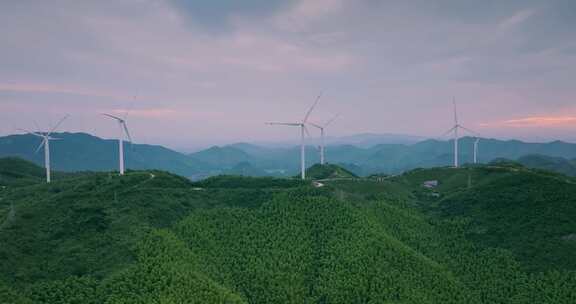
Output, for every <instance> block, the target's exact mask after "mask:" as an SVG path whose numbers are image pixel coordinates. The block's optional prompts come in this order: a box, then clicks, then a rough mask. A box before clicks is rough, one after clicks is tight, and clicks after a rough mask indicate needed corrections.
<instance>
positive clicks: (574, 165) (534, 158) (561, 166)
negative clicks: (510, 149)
mask: <svg viewBox="0 0 576 304" xmlns="http://www.w3.org/2000/svg"><path fill="white" fill-rule="evenodd" d="M517 161H518V162H519V163H521V164H522V165H524V166H526V167H529V168H535V169H542V170H549V171H554V172H559V173H562V174H566V175H570V176H576V159H573V160H568V159H566V158H562V157H552V156H546V155H539V154H532V155H526V156H523V157H520V158H519V159H518V160H517Z"/></svg>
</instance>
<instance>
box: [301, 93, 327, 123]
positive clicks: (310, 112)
mask: <svg viewBox="0 0 576 304" xmlns="http://www.w3.org/2000/svg"><path fill="white" fill-rule="evenodd" d="M320 97H322V93H320V95H318V97H316V101H314V104H312V106H311V107H310V109H309V110H308V112H307V113H306V116H304V120H303V121H302V123H306V122H307V121H308V117H310V114H312V111H314V108H315V107H316V105H317V104H318V101H320Z"/></svg>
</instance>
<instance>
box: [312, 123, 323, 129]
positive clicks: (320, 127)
mask: <svg viewBox="0 0 576 304" xmlns="http://www.w3.org/2000/svg"><path fill="white" fill-rule="evenodd" d="M308 124H309V125H311V126H313V127H316V128H318V129H320V130H322V129H324V127H322V126H320V125H317V124H315V123H312V122H309V123H308Z"/></svg>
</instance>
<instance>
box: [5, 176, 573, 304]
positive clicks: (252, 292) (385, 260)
mask: <svg viewBox="0 0 576 304" xmlns="http://www.w3.org/2000/svg"><path fill="white" fill-rule="evenodd" d="M38 169H39V168H36V171H37V172H40V171H38ZM430 180H435V181H437V186H436V187H435V188H430V189H429V188H425V187H423V186H422V185H423V183H424V182H425V181H430ZM574 202H576V182H575V180H574V179H572V178H570V177H567V176H564V175H560V174H554V173H550V172H545V171H539V170H537V171H533V170H530V169H527V168H523V167H513V166H511V167H508V166H496V165H490V166H478V167H467V168H461V169H450V168H434V169H419V170H414V171H410V172H407V173H405V174H402V175H399V176H395V177H390V178H387V179H384V180H370V179H365V180H359V179H355V180H335V181H330V182H326V185H325V187H322V188H314V187H312V186H311V185H310V184H309V182H303V181H300V180H297V179H279V178H271V177H265V178H255V177H239V176H221V177H212V178H208V179H206V180H203V181H201V182H196V183H192V182H190V181H188V180H186V179H183V178H181V177H178V176H175V175H171V174H168V173H164V172H160V171H130V172H128V173H127V175H125V176H117V175H114V174H108V173H94V174H89V175H79V176H64V177H62V178H60V179H57V180H56V181H55V182H54V183H52V184H50V185H46V184H43V183H40V182H36V183H33V184H23V185H18V184H16V185H10V186H7V187H5V188H0V244H2V246H0V303H14V304H20V303H46V304H48V303H50V304H51V303H89V304H90V303H109V304H110V303H458V304H460V303H511V304H512V303H514V304H519V303H554V304H563V303H570V304H571V303H574V300H575V299H576V263H575V262H574V260H573V259H572V258H571V257H573V252H574V250H576V222H574V221H573V220H572V219H573V218H574V217H575V216H576V204H575V203H574Z"/></svg>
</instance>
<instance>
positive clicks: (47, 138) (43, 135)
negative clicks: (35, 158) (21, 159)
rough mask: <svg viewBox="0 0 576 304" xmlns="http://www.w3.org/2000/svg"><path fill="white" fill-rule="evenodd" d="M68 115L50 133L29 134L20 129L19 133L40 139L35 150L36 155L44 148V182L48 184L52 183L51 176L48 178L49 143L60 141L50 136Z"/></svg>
mask: <svg viewBox="0 0 576 304" xmlns="http://www.w3.org/2000/svg"><path fill="white" fill-rule="evenodd" d="M68 116H69V115H66V116H64V117H62V119H60V121H59V122H58V123H57V124H56V125H55V126H54V127H53V128H52V129H51V130H50V132H47V133H45V132H44V133H43V132H40V131H38V132H30V131H27V130H24V129H20V130H21V131H24V132H26V133H28V134H31V135H34V136H37V137H40V138H42V142H40V145H38V148H36V153H38V151H40V149H41V148H42V147H44V167H45V168H46V182H47V183H50V182H51V181H52V179H51V176H50V141H51V140H60V138H54V137H52V136H50V135H51V134H52V133H53V132H54V131H56V129H57V128H58V127H59V126H60V125H61V124H62V123H63V122H64V120H66V118H68ZM34 124H35V125H36V128H38V129H40V128H39V127H38V125H37V124H36V122H34Z"/></svg>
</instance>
